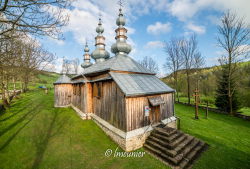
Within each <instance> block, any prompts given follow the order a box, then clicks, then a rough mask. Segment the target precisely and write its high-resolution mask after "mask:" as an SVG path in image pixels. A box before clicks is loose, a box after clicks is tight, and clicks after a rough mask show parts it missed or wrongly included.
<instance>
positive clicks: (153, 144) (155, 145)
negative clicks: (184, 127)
mask: <svg viewBox="0 0 250 169" xmlns="http://www.w3.org/2000/svg"><path fill="white" fill-rule="evenodd" d="M145 143H146V144H147V145H149V146H151V147H153V148H155V149H157V150H160V151H161V152H162V153H165V154H167V155H169V156H170V157H174V156H176V154H177V152H176V151H174V150H170V149H168V148H167V147H165V146H163V145H162V144H159V143H157V142H155V141H153V140H151V139H149V140H146V142H145Z"/></svg>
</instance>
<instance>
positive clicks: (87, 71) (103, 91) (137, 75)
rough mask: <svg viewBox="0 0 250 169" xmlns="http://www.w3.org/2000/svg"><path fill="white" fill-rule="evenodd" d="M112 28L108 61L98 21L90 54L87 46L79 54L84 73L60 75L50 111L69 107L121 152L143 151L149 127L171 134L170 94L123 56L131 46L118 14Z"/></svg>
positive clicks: (171, 112)
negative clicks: (161, 127)
mask: <svg viewBox="0 0 250 169" xmlns="http://www.w3.org/2000/svg"><path fill="white" fill-rule="evenodd" d="M116 24H117V26H118V28H117V29H116V30H115V32H116V37H115V39H116V43H115V44H113V45H112V47H111V51H112V53H114V56H113V57H110V54H109V52H107V51H106V50H105V37H104V36H103V32H104V28H103V27H102V22H101V19H100V20H99V24H98V27H97V28H96V32H97V33H98V35H97V36H96V38H95V41H96V44H95V46H96V49H95V50H94V51H93V52H92V54H91V55H90V54H89V48H88V45H87V44H86V46H85V49H84V51H85V54H84V63H83V64H82V67H83V68H84V72H83V73H82V74H79V75H77V76H75V77H73V78H69V77H68V76H66V75H65V74H63V75H62V76H61V77H60V78H59V79H58V80H57V81H56V82H55V83H54V87H55V107H67V106H71V107H73V108H74V109H75V110H76V111H77V112H78V113H79V114H80V115H81V117H82V118H83V119H92V120H94V121H95V122H96V123H97V124H98V125H99V126H100V127H101V128H102V129H103V130H104V132H105V133H106V134H107V135H109V136H110V137H111V138H112V139H113V140H114V141H115V142H116V143H117V144H118V145H119V146H120V147H121V148H123V149H124V150H125V151H131V150H135V149H138V148H140V147H142V146H143V144H144V142H145V139H146V138H147V137H148V136H149V134H150V132H151V131H152V130H153V127H152V126H154V125H159V124H166V125H167V126H171V127H173V128H175V126H176V117H175V114H174V92H175V90H174V89H172V88H170V87H169V86H167V85H166V84H165V83H163V82H162V81H161V80H160V79H158V78H157V77H156V75H155V73H153V72H151V71H150V70H148V69H147V68H145V67H143V66H141V65H140V64H139V63H137V62H136V61H135V60H133V59H132V58H131V57H129V56H128V54H129V53H130V51H131V46H130V45H129V44H128V43H127V42H126V40H127V36H126V33H127V29H126V28H125V27H124V26H125V18H124V16H123V13H122V10H121V9H120V11H119V16H118V18H117V20H116ZM90 57H92V59H94V60H95V63H93V64H92V63H91V62H90V59H91V58H90Z"/></svg>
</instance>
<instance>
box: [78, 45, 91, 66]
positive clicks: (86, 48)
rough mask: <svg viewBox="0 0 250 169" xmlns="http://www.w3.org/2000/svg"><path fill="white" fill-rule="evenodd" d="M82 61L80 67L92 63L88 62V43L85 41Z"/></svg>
mask: <svg viewBox="0 0 250 169" xmlns="http://www.w3.org/2000/svg"><path fill="white" fill-rule="evenodd" d="M84 52H85V54H84V62H83V63H82V64H81V66H82V68H87V67H89V66H91V65H92V63H90V55H89V47H88V43H87V42H86V45H85V48H84Z"/></svg>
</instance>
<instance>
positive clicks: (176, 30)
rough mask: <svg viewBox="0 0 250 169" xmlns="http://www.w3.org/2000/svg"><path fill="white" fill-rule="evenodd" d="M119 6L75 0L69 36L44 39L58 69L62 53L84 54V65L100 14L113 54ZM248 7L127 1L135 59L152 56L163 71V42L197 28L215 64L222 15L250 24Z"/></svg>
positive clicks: (113, 0)
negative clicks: (229, 13) (231, 13)
mask: <svg viewBox="0 0 250 169" xmlns="http://www.w3.org/2000/svg"><path fill="white" fill-rule="evenodd" d="M118 7H119V6H118V5H117V0H76V1H75V2H74V3H73V8H71V9H66V10H65V13H68V14H69V16H70V21H69V24H68V26H66V27H64V28H63V34H64V37H65V40H53V39H50V38H44V39H42V40H41V43H42V44H43V45H44V47H45V48H46V49H48V50H49V51H50V52H53V53H56V54H57V56H58V57H59V59H58V60H57V61H56V69H57V71H60V70H61V64H62V57H65V58H68V59H72V58H79V60H80V63H82V62H83V54H84V52H83V49H84V43H85V41H86V39H88V41H89V47H90V49H91V51H93V50H94V48H95V47H94V43H95V42H94V37H95V36H96V32H95V28H96V26H97V24H98V16H99V13H100V12H101V13H102V20H103V26H104V28H105V32H104V36H105V37H106V44H107V46H106V49H107V50H108V51H109V52H110V46H111V45H112V44H113V43H115V29H116V27H117V26H116V24H115V21H116V18H117V15H118ZM249 7H250V0H126V1H125V3H124V7H123V8H124V14H125V17H126V19H127V24H126V27H127V29H128V37H129V38H128V43H130V44H131V45H132V48H133V50H132V52H131V53H130V57H132V58H134V59H135V60H140V59H142V58H143V57H144V56H151V57H152V58H153V59H155V60H156V61H157V63H158V64H159V67H160V70H161V72H162V73H164V72H166V70H164V69H163V68H162V65H163V63H164V62H165V57H166V54H165V53H164V51H163V49H162V42H163V41H168V40H169V39H170V38H171V37H181V36H189V35H190V34H191V33H193V32H195V33H196V34H197V35H198V41H199V49H200V51H201V53H202V55H203V56H204V57H205V59H206V66H213V65H216V64H218V62H217V58H218V56H219V54H220V53H221V49H220V48H218V47H217V45H216V40H215V37H216V33H217V25H218V24H219V23H220V17H221V16H222V14H223V12H224V11H226V10H228V9H231V10H232V11H234V12H236V13H237V14H238V15H239V16H241V17H244V18H245V21H246V22H248V23H250V9H249ZM91 51H90V52H91ZM110 53H111V52H110ZM111 56H114V55H113V54H111Z"/></svg>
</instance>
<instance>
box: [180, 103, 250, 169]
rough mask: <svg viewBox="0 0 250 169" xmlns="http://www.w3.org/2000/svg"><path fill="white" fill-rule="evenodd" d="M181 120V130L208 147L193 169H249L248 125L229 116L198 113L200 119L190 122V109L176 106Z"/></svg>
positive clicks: (249, 139)
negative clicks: (206, 116) (206, 117)
mask: <svg viewBox="0 0 250 169" xmlns="http://www.w3.org/2000/svg"><path fill="white" fill-rule="evenodd" d="M176 114H177V116H179V117H180V118H181V130H183V131H184V132H186V133H188V134H190V135H193V136H195V137H197V138H199V139H201V140H203V141H205V142H206V143H208V144H209V149H208V151H206V152H205V153H204V154H203V155H202V157H201V158H200V160H199V161H197V163H196V164H195V165H194V167H193V168H194V169H247V168H250V123H249V121H245V120H243V119H240V118H237V117H232V116H229V115H223V114H216V113H213V112H209V114H208V119H205V112H204V111H202V110H200V119H199V120H194V118H193V117H194V108H192V107H187V106H184V105H180V104H177V105H176Z"/></svg>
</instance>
